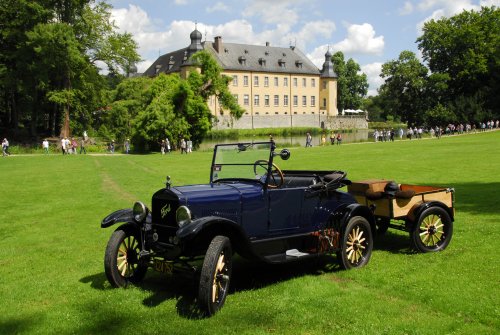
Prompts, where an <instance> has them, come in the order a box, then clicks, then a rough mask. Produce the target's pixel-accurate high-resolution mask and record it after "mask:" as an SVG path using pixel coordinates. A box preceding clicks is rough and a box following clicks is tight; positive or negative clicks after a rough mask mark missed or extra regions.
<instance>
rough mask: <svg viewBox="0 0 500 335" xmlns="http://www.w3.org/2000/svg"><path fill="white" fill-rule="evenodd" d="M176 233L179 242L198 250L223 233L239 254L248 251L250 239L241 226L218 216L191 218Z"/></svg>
mask: <svg viewBox="0 0 500 335" xmlns="http://www.w3.org/2000/svg"><path fill="white" fill-rule="evenodd" d="M176 235H177V238H178V239H179V241H180V243H181V244H183V245H184V246H185V245H190V247H189V248H195V249H198V250H203V249H204V250H206V248H208V245H209V244H210V242H211V241H212V239H213V238H214V237H215V236H217V235H223V236H226V237H228V238H229V239H230V240H231V244H232V246H233V249H234V250H235V251H236V252H238V253H239V254H240V255H242V254H247V253H248V252H249V251H250V241H249V240H248V238H247V236H246V234H245V232H244V230H243V228H241V226H240V225H238V224H237V223H236V222H234V221H232V220H229V219H226V218H222V217H218V216H206V217H203V218H199V219H196V220H193V221H192V222H191V223H189V224H186V225H185V226H183V227H181V228H179V229H178V230H177V233H176ZM189 248H187V249H189Z"/></svg>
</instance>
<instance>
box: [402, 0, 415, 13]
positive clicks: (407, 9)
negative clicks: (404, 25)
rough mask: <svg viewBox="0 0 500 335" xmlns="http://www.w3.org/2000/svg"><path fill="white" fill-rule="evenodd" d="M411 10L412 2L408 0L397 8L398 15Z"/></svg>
mask: <svg viewBox="0 0 500 335" xmlns="http://www.w3.org/2000/svg"><path fill="white" fill-rule="evenodd" d="M412 12H413V4H412V3H411V2H409V1H406V2H405V5H404V7H403V8H400V9H399V15H409V14H411V13H412Z"/></svg>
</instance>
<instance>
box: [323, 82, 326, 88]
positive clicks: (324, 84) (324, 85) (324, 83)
mask: <svg viewBox="0 0 500 335" xmlns="http://www.w3.org/2000/svg"><path fill="white" fill-rule="evenodd" d="M323 89H324V90H326V80H325V81H323Z"/></svg>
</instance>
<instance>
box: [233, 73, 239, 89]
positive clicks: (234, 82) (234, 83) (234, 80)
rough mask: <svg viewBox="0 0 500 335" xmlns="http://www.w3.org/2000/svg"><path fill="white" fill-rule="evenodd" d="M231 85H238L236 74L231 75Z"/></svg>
mask: <svg viewBox="0 0 500 335" xmlns="http://www.w3.org/2000/svg"><path fill="white" fill-rule="evenodd" d="M233 86H238V76H237V75H234V76H233Z"/></svg>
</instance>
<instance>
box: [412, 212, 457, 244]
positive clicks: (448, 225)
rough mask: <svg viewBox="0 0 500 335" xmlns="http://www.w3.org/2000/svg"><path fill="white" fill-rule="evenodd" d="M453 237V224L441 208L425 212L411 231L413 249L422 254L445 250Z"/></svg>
mask: <svg viewBox="0 0 500 335" xmlns="http://www.w3.org/2000/svg"><path fill="white" fill-rule="evenodd" d="M452 235H453V222H452V221H451V218H450V216H449V215H448V213H447V212H446V211H445V210H444V209H442V208H440V207H430V208H427V209H426V210H424V211H423V212H422V214H421V215H420V217H419V218H418V220H417V221H416V223H415V224H414V225H413V227H412V229H411V231H410V237H411V241H412V247H413V248H414V249H415V250H418V251H421V252H432V251H441V250H444V249H445V248H446V247H447V246H448V244H449V243H450V240H451V236H452Z"/></svg>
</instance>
